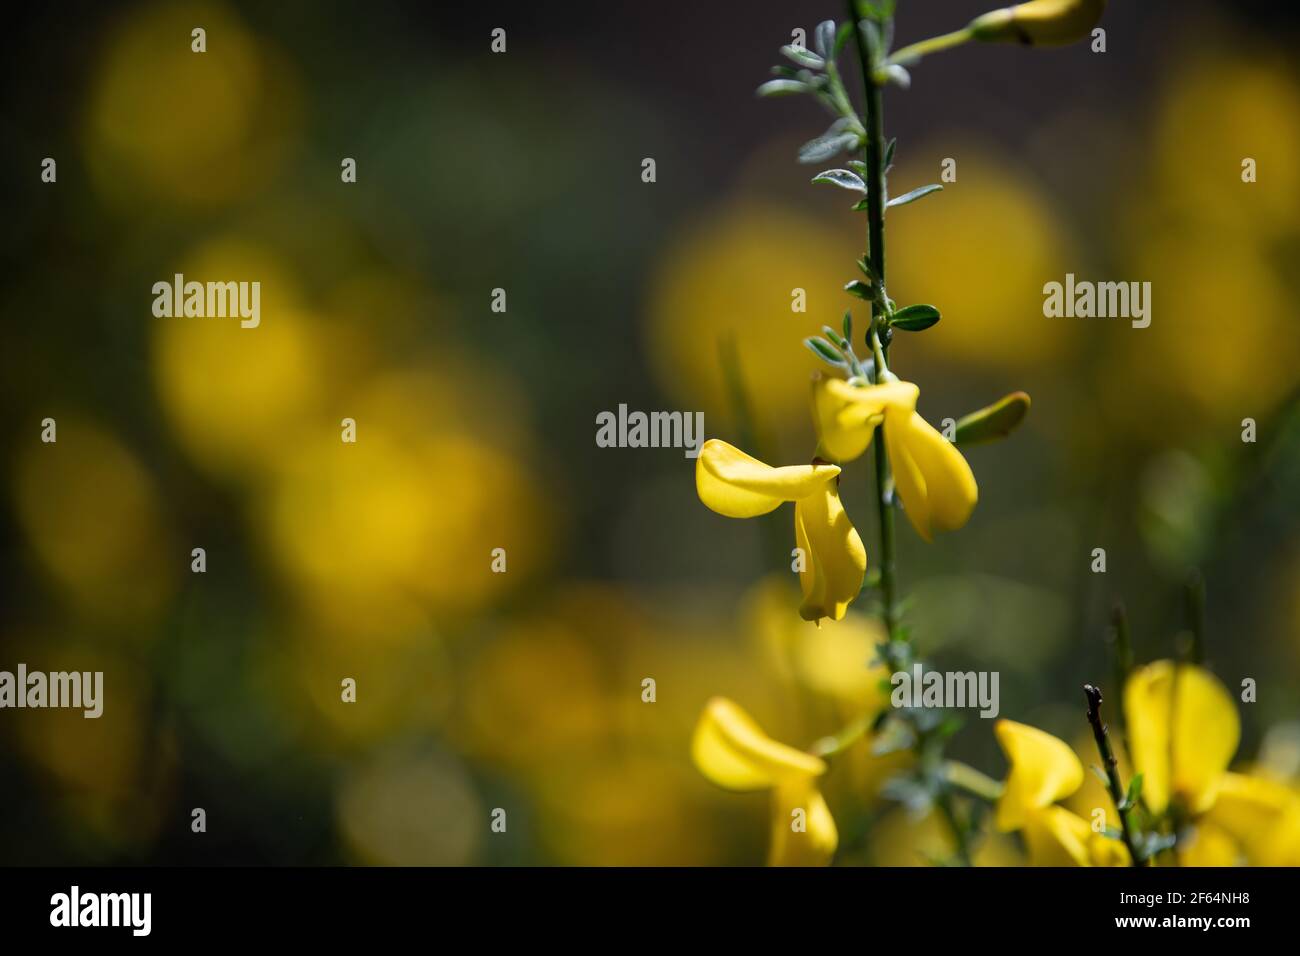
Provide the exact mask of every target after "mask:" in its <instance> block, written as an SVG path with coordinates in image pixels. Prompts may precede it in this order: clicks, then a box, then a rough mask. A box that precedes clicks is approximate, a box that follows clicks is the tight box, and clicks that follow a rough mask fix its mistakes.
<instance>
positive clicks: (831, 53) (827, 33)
mask: <svg viewBox="0 0 1300 956" xmlns="http://www.w3.org/2000/svg"><path fill="white" fill-rule="evenodd" d="M813 46H815V47H816V48H817V53H818V54H819V55H820V56H821V58H822V59H823V60H830V59H834V57H835V21H834V20H823V21H822V22H821V23H819V24H817V29H816V30H815V31H813Z"/></svg>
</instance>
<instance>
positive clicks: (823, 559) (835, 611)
mask: <svg viewBox="0 0 1300 956" xmlns="http://www.w3.org/2000/svg"><path fill="white" fill-rule="evenodd" d="M794 537H795V544H796V545H797V546H798V547H800V548H802V549H803V553H804V570H803V571H801V572H800V573H799V586H800V588H801V589H802V590H803V604H802V605H800V607H799V616H800V617H802V618H803V619H804V620H805V621H817V620H820V619H821V618H823V617H829V618H830V619H831V620H833V621H838V620H840V619H841V618H842V617H844V614H845V612H847V611H848V609H849V605H850V604H852V603H853V601H854V600H856V599H857V596H858V592H859V591H861V590H862V579H863V577H864V576H865V575H866V573H867V550H866V548H865V547H863V545H862V538H861V537H860V536H859V535H858V532H857V529H855V528H854V527H853V524H852V522H850V521H849V516H848V512H846V511H845V510H844V506H843V505H842V504H841V503H840V495H839V490H838V488H837V487H836V481H835V479H833V478H832V479H830V480H829V481H827V482H826V483H825V484H824V485H823V487H822V488H821V490H820V491H818V492H815V493H814V494H811V495H809V496H808V497H806V498H803V499H801V500H799V501H797V502H795V506H794Z"/></svg>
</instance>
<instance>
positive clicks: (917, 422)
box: [813, 378, 979, 541]
mask: <svg viewBox="0 0 1300 956" xmlns="http://www.w3.org/2000/svg"><path fill="white" fill-rule="evenodd" d="M919 396H920V389H918V388H917V387H916V386H915V385H913V384H912V383H911V382H888V383H884V384H880V385H865V386H854V385H850V384H849V383H848V382H845V381H843V380H842V379H837V378H823V379H820V380H818V381H817V382H815V383H814V384H813V417H814V418H815V419H816V422H817V434H818V437H819V439H820V440H821V447H822V449H823V450H824V451H825V452H826V453H827V454H829V455H830V456H831V457H832V458H836V459H839V460H840V461H850V460H852V459H854V458H856V457H858V456H859V455H861V454H862V452H863V451H865V450H866V448H867V446H868V444H870V442H871V435H872V432H873V431H874V430H875V428H876V426H877V425H883V426H884V432H885V448H886V449H887V450H888V452H889V463H890V466H891V467H892V468H893V473H894V483H895V485H896V486H897V488H898V494H899V496H900V497H901V498H902V499H903V510H904V512H905V513H906V514H907V518H908V520H909V521H911V522H912V527H913V528H915V529H916V533H917V534H919V535H920V536H921V537H922V538H924V539H925V540H926V541H929V540H931V538H932V537H933V535H934V532H936V531H955V530H956V529H958V528H960V527H961V526H962V525H964V524H965V523H966V521H967V520H968V519H969V518H970V515H971V511H973V510H974V508H975V502H976V501H977V500H978V498H979V488H978V487H977V486H976V484H975V476H974V474H972V473H971V470H970V465H969V464H967V462H966V459H965V458H964V457H963V456H962V453H961V452H960V451H958V450H957V448H956V446H955V445H953V444H952V442H950V441H948V440H947V439H946V438H944V437H943V436H942V435H941V434H939V433H938V432H937V431H935V429H934V428H933V427H932V426H931V425H930V424H929V423H928V422H927V421H926V420H925V419H924V418H922V417H921V416H920V415H919V414H917V411H916V400H917V398H918V397H919Z"/></svg>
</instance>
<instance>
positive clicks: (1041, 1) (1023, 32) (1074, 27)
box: [969, 0, 1106, 46]
mask: <svg viewBox="0 0 1300 956" xmlns="http://www.w3.org/2000/svg"><path fill="white" fill-rule="evenodd" d="M1105 9H1106V0H1030V2H1029V3H1021V4H1018V5H1017V6H1014V7H1003V8H1002V9H1001V10H992V11H990V12H989V13H986V14H984V15H983V16H981V17H976V18H975V20H973V21H972V22H971V25H970V27H969V29H970V31H971V33H972V34H973V35H974V37H975V39H977V40H1007V41H1010V42H1012V43H1027V44H1032V45H1034V46H1062V45H1064V44H1067V43H1074V42H1075V41H1076V40H1082V39H1083V38H1084V37H1086V36H1088V34H1089V33H1090V32H1091V31H1092V28H1093V27H1094V26H1095V25H1096V23H1097V21H1098V20H1100V19H1101V14H1102V12H1103V11H1104V10H1105Z"/></svg>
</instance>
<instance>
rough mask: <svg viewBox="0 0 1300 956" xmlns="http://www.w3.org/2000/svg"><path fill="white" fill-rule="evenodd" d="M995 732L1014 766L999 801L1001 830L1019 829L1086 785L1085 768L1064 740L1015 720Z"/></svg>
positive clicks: (1003, 724)
mask: <svg viewBox="0 0 1300 956" xmlns="http://www.w3.org/2000/svg"><path fill="white" fill-rule="evenodd" d="M993 731H994V733H995V734H996V735H997V738H998V745H999V746H1001V747H1002V752H1003V753H1004V754H1006V756H1007V762H1008V763H1010V764H1011V772H1010V773H1009V774H1008V775H1007V782H1006V787H1005V788H1004V789H1003V791H1002V796H1001V797H1000V798H999V799H998V806H997V825H998V829H999V830H1002V831H1003V832H1006V831H1008V830H1018V829H1020V828H1021V827H1023V826H1025V824H1026V822H1027V821H1028V820H1030V819H1031V818H1032V817H1033V816H1035V814H1036V811H1040V810H1042V809H1044V808H1046V807H1049V806H1051V805H1052V804H1053V803H1055V802H1056V801H1057V800H1060V799H1062V798H1064V797H1067V796H1069V795H1070V794H1072V793H1074V791H1075V790H1078V789H1079V785H1080V784H1082V783H1083V764H1081V763H1080V762H1079V758H1078V757H1076V756H1075V755H1074V751H1073V750H1071V749H1070V745H1069V744H1067V743H1066V742H1065V741H1064V740H1060V739H1058V738H1056V737H1053V736H1052V735H1051V734H1049V733H1047V732H1045V731H1042V730H1039V729H1038V728H1037V727H1030V726H1029V725H1028V724H1019V723H1016V722H1015V721H1014V720H999V721H998V722H997V725H996V726H995V727H994V728H993ZM1084 825H1085V827H1086V826H1087V824H1086V823H1085V824H1084Z"/></svg>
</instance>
